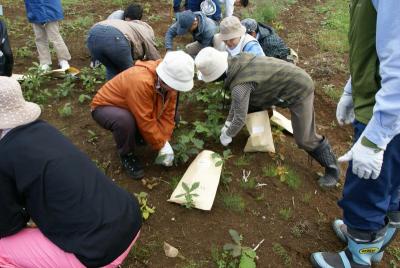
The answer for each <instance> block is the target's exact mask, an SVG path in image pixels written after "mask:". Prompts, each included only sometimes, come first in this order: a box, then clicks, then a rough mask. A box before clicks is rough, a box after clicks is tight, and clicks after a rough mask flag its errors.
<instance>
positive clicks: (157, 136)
mask: <svg viewBox="0 0 400 268" xmlns="http://www.w3.org/2000/svg"><path fill="white" fill-rule="evenodd" d="M160 62H161V60H157V61H136V64H135V66H133V67H131V68H129V69H127V70H125V71H124V72H122V73H120V74H119V75H117V76H115V77H114V78H113V79H112V80H110V81H108V82H107V83H106V84H105V85H104V86H103V87H102V88H100V90H99V91H98V92H97V94H96V96H94V98H93V100H92V104H91V107H92V109H95V108H96V107H97V106H117V107H120V108H124V109H127V110H129V111H130V112H131V113H132V115H133V117H134V118H135V120H136V124H137V126H138V128H139V131H140V133H141V134H142V136H143V138H144V139H145V141H146V142H147V143H148V144H150V145H151V146H152V147H153V148H154V149H155V150H159V149H161V148H162V147H163V146H164V144H165V142H166V141H168V140H170V138H171V135H172V132H173V130H174V127H175V121H174V117H175V106H176V99H177V92H176V91H168V93H167V94H166V98H165V100H164V97H163V95H162V94H161V93H160V92H159V91H158V90H157V89H156V84H157V78H158V76H157V73H156V67H157V66H158V64H160Z"/></svg>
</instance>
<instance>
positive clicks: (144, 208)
mask: <svg viewBox="0 0 400 268" xmlns="http://www.w3.org/2000/svg"><path fill="white" fill-rule="evenodd" d="M135 196H136V198H137V199H138V201H139V205H140V211H141V212H142V218H143V220H147V219H148V218H149V217H150V215H151V214H154V213H155V212H156V208H155V207H154V206H153V207H152V206H149V205H148V200H147V198H148V194H147V193H146V192H140V193H138V194H135Z"/></svg>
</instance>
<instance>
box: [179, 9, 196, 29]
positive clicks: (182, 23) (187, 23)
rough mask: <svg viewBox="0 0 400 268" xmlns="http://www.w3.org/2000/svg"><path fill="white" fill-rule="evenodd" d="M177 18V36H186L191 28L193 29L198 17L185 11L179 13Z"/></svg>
mask: <svg viewBox="0 0 400 268" xmlns="http://www.w3.org/2000/svg"><path fill="white" fill-rule="evenodd" d="M176 17H177V20H178V30H177V34H178V35H184V34H186V33H187V32H188V31H189V29H190V27H192V24H193V22H194V20H195V18H196V15H195V14H194V13H193V12H192V11H190V10H185V11H183V12H180V13H177V14H176Z"/></svg>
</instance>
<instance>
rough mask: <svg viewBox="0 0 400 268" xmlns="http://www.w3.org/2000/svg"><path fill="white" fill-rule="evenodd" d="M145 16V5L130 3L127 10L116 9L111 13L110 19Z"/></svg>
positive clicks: (129, 19)
mask: <svg viewBox="0 0 400 268" xmlns="http://www.w3.org/2000/svg"><path fill="white" fill-rule="evenodd" d="M142 16H143V7H142V6H141V5H140V4H130V5H129V6H127V7H126V8H125V10H116V11H114V12H113V13H111V14H110V15H109V16H108V17H107V19H108V20H126V21H131V20H141V19H142Z"/></svg>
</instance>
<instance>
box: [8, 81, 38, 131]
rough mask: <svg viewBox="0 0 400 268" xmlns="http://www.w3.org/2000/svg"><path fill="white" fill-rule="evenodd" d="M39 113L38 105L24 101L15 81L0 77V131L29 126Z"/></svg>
mask: <svg viewBox="0 0 400 268" xmlns="http://www.w3.org/2000/svg"><path fill="white" fill-rule="evenodd" d="M40 113H41V110H40V107H39V105H37V104H36V103H33V102H28V101H25V99H24V97H23V96H22V90H21V86H20V84H19V83H18V81H17V80H15V79H14V78H11V77H6V76H0V129H8V128H15V127H18V126H22V125H26V124H29V123H31V122H33V121H35V120H36V119H38V118H39V116H40Z"/></svg>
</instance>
